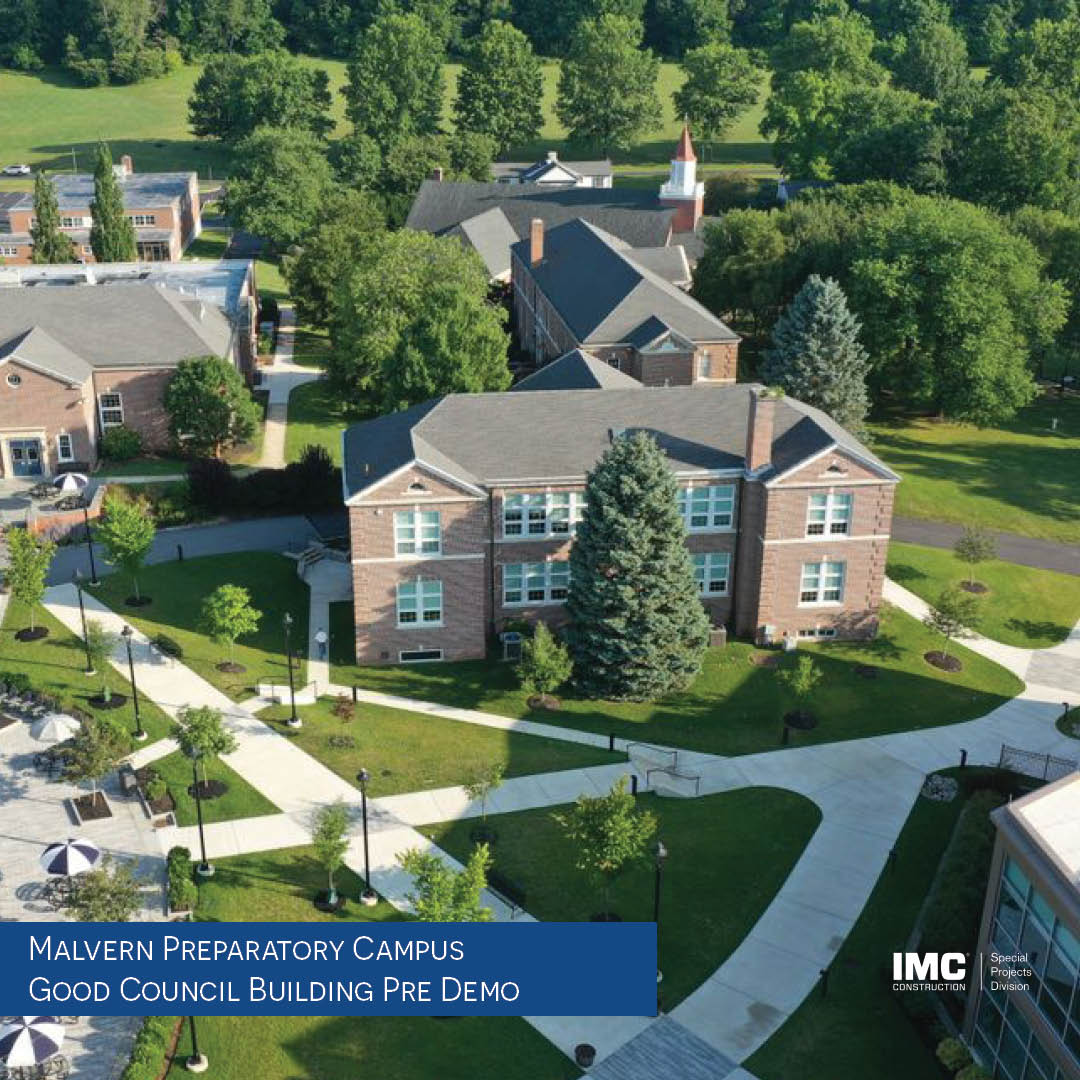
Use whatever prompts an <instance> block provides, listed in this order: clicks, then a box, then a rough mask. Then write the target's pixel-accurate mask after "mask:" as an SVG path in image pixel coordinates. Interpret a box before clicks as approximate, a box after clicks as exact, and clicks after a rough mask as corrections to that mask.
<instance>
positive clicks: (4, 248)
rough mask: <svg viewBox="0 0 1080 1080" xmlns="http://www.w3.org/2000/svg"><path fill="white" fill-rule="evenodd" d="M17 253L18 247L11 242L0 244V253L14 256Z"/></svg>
mask: <svg viewBox="0 0 1080 1080" xmlns="http://www.w3.org/2000/svg"><path fill="white" fill-rule="evenodd" d="M18 254H19V249H18V248H17V247H14V246H13V245H11V244H0V255H11V256H12V257H14V256H15V255H18Z"/></svg>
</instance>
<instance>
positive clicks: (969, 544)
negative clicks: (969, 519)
mask: <svg viewBox="0 0 1080 1080" xmlns="http://www.w3.org/2000/svg"><path fill="white" fill-rule="evenodd" d="M953 554H955V555H956V557H957V558H958V559H959V560H960V561H961V562H962V563H966V564H967V568H968V582H967V583H968V585H974V584H975V567H976V566H978V565H979V564H980V563H984V562H989V561H990V560H991V559H995V558H997V544H996V543H995V542H994V538H993V536H992V535H991V534H990V532H989V531H988V530H987V529H984V528H983V527H982V526H981V525H965V526H964V531H963V533H962V534H961V535H960V538H959V539H958V540H957V541H956V543H955V544H953Z"/></svg>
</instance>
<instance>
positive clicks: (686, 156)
mask: <svg viewBox="0 0 1080 1080" xmlns="http://www.w3.org/2000/svg"><path fill="white" fill-rule="evenodd" d="M675 160H676V161H697V154H695V153H694V144H693V143H692V142H691V141H690V125H689V124H683V129H682V134H681V135H680V136H679V148H678V149H677V150H676V151H675Z"/></svg>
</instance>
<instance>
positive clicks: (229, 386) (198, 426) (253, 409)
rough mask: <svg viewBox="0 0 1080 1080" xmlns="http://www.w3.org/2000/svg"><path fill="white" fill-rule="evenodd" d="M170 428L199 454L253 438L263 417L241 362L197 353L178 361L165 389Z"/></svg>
mask: <svg viewBox="0 0 1080 1080" xmlns="http://www.w3.org/2000/svg"><path fill="white" fill-rule="evenodd" d="M163 401H164V405H165V411H166V412H167V413H168V414H169V432H170V434H171V435H172V437H173V439H175V440H176V441H177V443H178V444H180V445H182V446H184V447H186V448H187V449H188V450H190V451H193V452H195V453H197V454H208V455H211V456H213V457H217V456H218V455H219V454H220V453H221V451H222V450H226V449H228V448H229V447H232V446H236V445H237V444H239V443H245V442H250V440H251V439H253V438H254V437H255V432H256V431H258V429H259V424H260V423H261V421H262V416H261V414H260V410H259V406H258V405H257V404H256V402H255V400H254V398H252V396H251V391H249V390H248V388H247V384H246V383H245V382H244V377H243V376H242V375H241V374H240V372H239V371H237V369H236V365H235V364H233V363H232V362H231V361H229V360H226V359H224V358H223V357H221V356H194V357H190V358H189V359H187V360H181V361H180V363H179V364H177V366H176V370H175V371H174V372H173V375H172V377H171V378H170V379H169V383H168V385H167V386H166V387H165V394H164V398H163Z"/></svg>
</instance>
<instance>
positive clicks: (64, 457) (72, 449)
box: [56, 431, 75, 462]
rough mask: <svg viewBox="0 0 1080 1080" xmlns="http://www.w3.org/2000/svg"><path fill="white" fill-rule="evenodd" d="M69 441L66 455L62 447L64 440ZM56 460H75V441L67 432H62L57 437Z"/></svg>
mask: <svg viewBox="0 0 1080 1080" xmlns="http://www.w3.org/2000/svg"><path fill="white" fill-rule="evenodd" d="M64 439H67V443H68V451H69V452H68V453H67V454H65V453H64V451H63V449H62V447H63V442H62V440H64ZM56 460H57V461H61V462H68V461H74V460H75V440H74V439H73V438H72V437H71V435H69V434H68V433H67V432H66V431H61V432H60V433H59V434H58V435H57V436H56Z"/></svg>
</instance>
